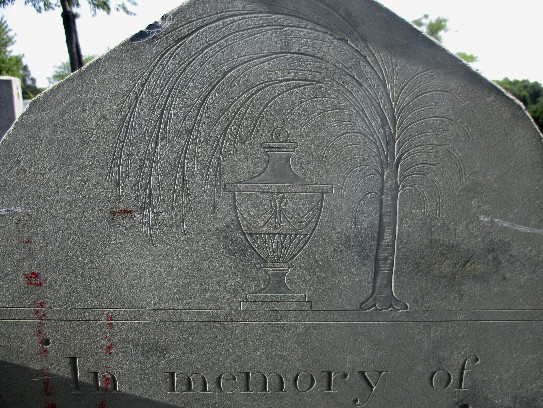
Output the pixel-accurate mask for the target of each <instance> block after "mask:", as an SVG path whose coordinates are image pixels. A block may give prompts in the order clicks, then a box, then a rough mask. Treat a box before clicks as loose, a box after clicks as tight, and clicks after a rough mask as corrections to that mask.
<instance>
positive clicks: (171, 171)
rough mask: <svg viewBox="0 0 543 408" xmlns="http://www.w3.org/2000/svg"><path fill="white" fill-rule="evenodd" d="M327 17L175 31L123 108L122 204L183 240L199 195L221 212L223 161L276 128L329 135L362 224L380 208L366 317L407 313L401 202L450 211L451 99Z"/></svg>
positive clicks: (293, 14)
mask: <svg viewBox="0 0 543 408" xmlns="http://www.w3.org/2000/svg"><path fill="white" fill-rule="evenodd" d="M319 7H325V6H323V5H322V4H321V3H318V2H315V10H314V13H315V16H309V17H308V16H305V15H302V14H300V13H299V12H297V11H296V10H287V9H285V8H282V9H278V10H275V11H274V12H273V13H272V12H269V11H265V12H264V11H259V10H248V11H243V12H239V11H237V12H226V13H221V14H216V15H213V16H209V17H204V18H201V19H198V20H194V21H190V22H188V23H186V24H185V25H183V26H179V27H177V28H176V29H175V30H172V31H171V32H169V33H168V34H167V36H166V37H165V38H163V39H161V40H162V41H165V42H166V43H167V44H169V45H168V46H167V47H165V48H164V49H163V50H162V51H161V52H160V54H158V55H157V56H156V57H155V58H154V59H153V60H152V61H151V63H149V65H148V66H147V67H146V68H145V69H144V70H143V71H142V75H141V79H140V80H139V81H138V82H137V83H136V84H134V87H133V89H132V90H131V91H130V92H129V93H128V95H127V97H126V99H125V101H124V103H123V106H122V111H123V112H124V113H125V116H124V120H123V121H122V123H121V126H120V127H119V129H118V132H117V139H116V144H115V150H114V154H113V158H112V162H111V166H110V172H109V179H110V180H112V181H113V182H114V183H115V185H116V186H117V190H118V192H119V194H123V192H124V190H125V188H126V187H127V186H130V188H133V189H134V191H135V194H136V195H137V199H138V202H139V204H140V206H141V214H142V219H141V222H142V226H143V228H144V229H145V230H146V231H147V232H148V233H149V234H151V235H152V234H153V231H154V230H155V227H156V225H157V223H158V222H159V215H160V214H164V213H169V212H173V211H179V217H180V219H181V220H182V223H183V230H185V228H187V221H188V219H189V217H190V214H189V213H190V208H191V200H192V199H193V198H194V199H195V197H197V196H198V194H199V193H198V191H197V190H198V188H199V186H200V185H202V186H203V192H201V193H202V194H204V195H205V194H211V202H212V203H213V204H212V206H215V205H216V200H217V198H218V197H219V195H220V193H221V188H222V185H223V180H222V175H223V169H222V167H223V162H224V159H225V157H227V156H228V155H229V154H231V153H232V152H233V151H235V149H236V147H237V146H239V145H240V144H243V143H247V142H249V141H253V142H254V141H255V140H256V139H258V138H259V137H261V135H262V134H263V133H264V134H266V135H268V134H269V131H264V130H265V129H270V128H272V127H285V128H288V132H284V134H287V133H289V134H294V135H305V137H306V138H307V139H310V138H311V137H310V136H308V135H313V136H312V137H314V138H315V140H320V139H321V138H326V139H327V140H328V142H327V143H326V145H325V147H324V148H323V158H324V159H325V160H326V161H327V162H336V161H337V162H338V163H339V166H340V167H341V172H342V175H343V181H342V188H343V191H347V190H349V191H350V192H351V193H350V194H358V196H359V199H358V200H357V201H356V202H357V204H356V205H355V206H354V207H353V216H354V217H355V218H357V217H359V216H360V214H361V212H362V211H363V209H364V208H365V207H367V206H368V205H367V203H368V202H371V199H372V198H374V199H375V200H376V201H377V203H376V205H377V207H378V213H379V223H378V231H377V243H376V247H375V267H374V285H373V291H372V294H371V295H370V297H369V298H368V299H367V300H366V301H364V302H363V303H362V305H361V307H362V309H372V308H377V309H380V310H386V309H405V308H407V305H406V304H405V303H403V302H401V301H400V300H398V299H397V297H396V296H395V294H394V290H393V277H394V273H395V254H396V247H397V235H398V208H399V203H400V196H401V194H402V193H403V192H405V191H408V190H411V191H413V192H415V193H416V194H418V196H419V197H420V200H421V202H422V203H423V211H425V212H427V211H429V210H430V204H431V202H435V210H436V212H437V213H439V211H440V208H441V200H442V192H441V190H440V187H439V186H440V184H441V183H440V180H439V179H440V178H443V177H444V178H446V179H447V180H454V181H458V180H461V179H462V178H463V169H462V165H461V162H460V160H459V159H458V157H457V155H456V153H455V152H454V150H452V149H451V148H450V147H449V145H448V144H447V138H448V137H453V136H454V135H455V134H456V133H458V131H459V130H461V126H460V125H459V123H458V122H456V121H454V120H452V119H451V118H448V117H447V116H446V115H444V114H443V113H441V112H443V111H444V109H445V107H446V103H445V102H443V101H447V100H450V99H451V98H454V94H452V93H450V92H447V91H445V90H439V89H438V88H437V81H436V80H435V79H434V76H435V73H436V72H435V71H432V70H421V69H418V70H417V69H414V70H409V69H406V68H405V67H399V66H397V64H396V63H395V61H394V60H393V59H392V58H391V57H390V56H387V55H382V54H381V55H379V54H377V53H375V52H374V51H373V50H372V49H371V48H370V47H369V46H368V45H367V44H365V42H364V41H363V40H362V39H361V38H360V37H359V35H358V34H357V33H356V32H355V30H353V29H352V28H351V27H350V26H349V25H348V24H347V23H346V22H345V21H344V20H342V19H341V18H340V17H339V16H338V15H333V17H330V10H324V11H323V10H319ZM325 11H326V13H325ZM319 13H320V15H327V14H328V16H327V20H326V21H327V23H326V25H325V24H324V23H317V22H315V21H319V17H318V15H319ZM338 31H342V32H346V33H348V35H351V36H357V37H356V38H355V40H356V41H354V42H351V41H348V40H347V39H345V38H341V37H339V36H338V35H337V34H334V33H337V32H338ZM354 44H357V45H356V46H355V45H354ZM400 68H402V69H400ZM432 101H433V102H432ZM307 112H311V113H309V114H308V113H307ZM277 118H281V120H280V123H277V122H278V119H277ZM142 129H143V130H142ZM440 140H442V141H441V142H440ZM264 141H266V140H264ZM268 141H269V140H268ZM445 165H447V166H448V167H446V166H445ZM451 166H452V167H453V170H452V171H448V170H450V167H451ZM454 169H456V170H454ZM430 188H431V189H430ZM429 190H433V194H432V193H429V192H428V191H429Z"/></svg>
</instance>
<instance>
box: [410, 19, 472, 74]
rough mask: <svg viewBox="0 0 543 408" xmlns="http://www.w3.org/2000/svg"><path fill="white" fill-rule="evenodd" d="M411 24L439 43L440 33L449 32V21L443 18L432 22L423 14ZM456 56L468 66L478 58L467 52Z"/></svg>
mask: <svg viewBox="0 0 543 408" xmlns="http://www.w3.org/2000/svg"><path fill="white" fill-rule="evenodd" d="M411 23H412V24H413V25H414V26H416V27H418V28H419V29H420V30H421V31H422V32H423V33H425V34H426V35H428V36H430V37H432V38H433V39H434V40H436V41H437V42H439V43H442V42H443V37H442V36H441V34H442V33H446V32H447V31H449V27H448V24H449V20H448V19H446V18H445V17H437V18H435V19H434V20H432V19H431V18H430V15H428V14H425V15H423V16H422V17H419V18H417V19H416V20H413V21H411ZM456 56H457V57H458V58H460V59H462V60H464V61H466V62H467V63H468V64H471V63H472V62H477V61H478V60H479V58H478V57H477V56H476V55H473V54H468V53H467V52H462V51H460V52H457V53H456Z"/></svg>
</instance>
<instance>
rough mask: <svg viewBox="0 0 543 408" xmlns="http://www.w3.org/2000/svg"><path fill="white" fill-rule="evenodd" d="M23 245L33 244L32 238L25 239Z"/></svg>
mask: <svg viewBox="0 0 543 408" xmlns="http://www.w3.org/2000/svg"><path fill="white" fill-rule="evenodd" d="M22 243H23V244H25V245H28V244H31V243H32V238H30V237H28V238H25V239H23V241H22Z"/></svg>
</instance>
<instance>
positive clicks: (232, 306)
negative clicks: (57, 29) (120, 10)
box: [0, 0, 543, 408]
mask: <svg viewBox="0 0 543 408" xmlns="http://www.w3.org/2000/svg"><path fill="white" fill-rule="evenodd" d="M0 163H1V166H2V173H1V174H0V240H1V246H0V282H1V283H0V340H1V344H2V347H1V348H0V406H6V407H38V406H43V407H47V408H54V407H57V408H61V407H100V408H105V407H186V408H192V407H208V406H217V407H219V406H220V407H231V408H234V407H235V408H244V407H251V408H253V407H270V408H271V407H327V408H328V407H351V406H352V407H354V406H358V407H394V408H402V407H405V408H411V407H415V406H416V407H432V408H433V407H458V408H467V407H473V408H475V407H477V408H479V407H485V408H488V407H495V408H505V407H517V408H521V407H525V408H528V407H530V408H533V407H543V403H542V401H543V354H542V353H541V350H542V349H541V338H542V337H543V323H542V321H543V297H542V296H541V293H542V289H543V210H542V208H543V182H542V175H543V146H542V137H541V134H540V133H539V132H538V131H537V130H536V128H535V126H534V125H533V123H532V122H531V121H530V119H529V118H528V116H527V115H526V114H525V112H523V110H522V108H521V107H520V105H518V104H516V103H515V102H514V101H513V100H511V99H510V98H509V97H508V96H506V95H505V94H504V93H503V92H502V91H501V90H500V89H498V88H497V87H496V86H495V85H493V84H492V83H490V82H489V81H487V80H486V79H484V78H482V77H481V76H479V75H478V74H477V73H476V72H474V71H472V70H471V69H470V68H469V67H468V66H466V65H465V64H464V63H463V62H461V61H460V60H458V59H457V58H456V57H455V56H453V55H450V54H449V53H448V52H446V51H445V50H444V49H442V48H441V47H440V46H439V45H437V44H436V43H434V42H433V41H431V40H429V39H428V38H426V37H425V36H424V35H422V34H420V33H419V32H418V31H417V30H416V29H414V28H412V27H411V26H410V25H409V24H408V23H406V22H405V21H403V20H401V19H399V18H398V17H396V16H394V15H393V14H392V13H390V12H389V11H388V10H386V9H384V8H383V7H381V6H380V5H378V4H377V3H374V2H372V1H370V0H360V1H355V0H344V1H340V2H338V1H332V0H297V1H287V0H241V1H214V2H209V1H204V0H195V1H192V2H190V3H188V4H186V5H184V6H183V7H181V8H179V9H177V10H175V11H172V12H171V13H170V14H169V15H167V16H165V17H164V18H163V20H162V21H161V22H159V23H155V24H153V25H151V26H149V27H148V28H147V29H146V30H143V31H141V32H139V33H137V34H136V35H134V36H133V37H132V38H131V39H129V40H127V41H126V42H124V43H123V44H121V45H120V46H118V47H117V48H115V49H114V50H112V51H110V52H109V53H108V54H106V55H105V56H104V57H102V58H99V59H98V60H96V61H95V62H93V63H91V64H89V65H88V66H87V67H85V68H84V69H83V70H82V71H80V72H79V73H77V74H76V75H73V76H71V77H69V78H68V79H67V80H65V81H63V82H62V83H60V84H59V85H57V86H55V87H53V88H52V89H50V90H49V91H47V92H46V93H45V94H43V95H42V96H40V97H39V98H37V99H36V100H35V101H34V102H33V103H31V105H30V106H29V107H28V109H27V111H26V112H25V113H24V114H23V115H22V116H21V118H20V120H19V122H18V123H17V124H16V126H15V127H14V128H13V130H12V132H11V133H10V134H9V135H8V136H7V137H5V138H4V139H3V140H2V141H1V143H0Z"/></svg>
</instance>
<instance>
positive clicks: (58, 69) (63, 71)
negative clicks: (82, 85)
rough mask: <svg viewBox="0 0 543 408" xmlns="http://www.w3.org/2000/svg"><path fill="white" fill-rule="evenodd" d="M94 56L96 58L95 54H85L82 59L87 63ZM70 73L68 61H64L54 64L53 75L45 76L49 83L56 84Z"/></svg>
mask: <svg viewBox="0 0 543 408" xmlns="http://www.w3.org/2000/svg"><path fill="white" fill-rule="evenodd" d="M96 58H97V55H87V56H86V57H84V58H83V61H84V62H85V64H87V63H89V62H91V61H92V60H93V59H96ZM71 73H72V70H71V68H70V61H64V62H63V63H62V64H59V65H56V66H55V69H54V71H53V75H51V76H50V77H49V78H47V80H48V81H49V84H50V85H53V84H56V83H57V82H60V81H62V80H63V79H64V78H66V77H67V76H68V75H70V74H71Z"/></svg>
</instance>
